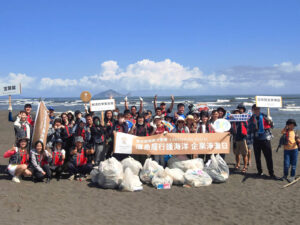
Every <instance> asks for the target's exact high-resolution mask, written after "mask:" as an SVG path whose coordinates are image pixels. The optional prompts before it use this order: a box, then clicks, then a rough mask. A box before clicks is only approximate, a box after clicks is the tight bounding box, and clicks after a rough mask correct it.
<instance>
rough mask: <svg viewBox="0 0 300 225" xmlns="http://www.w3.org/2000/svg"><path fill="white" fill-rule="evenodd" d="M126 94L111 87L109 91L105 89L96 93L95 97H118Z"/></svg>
mask: <svg viewBox="0 0 300 225" xmlns="http://www.w3.org/2000/svg"><path fill="white" fill-rule="evenodd" d="M125 96H126V95H123V94H121V93H119V92H116V91H115V90H112V89H109V90H107V91H103V92H100V93H98V94H96V95H94V96H93V98H110V97H112V98H116V97H125ZM127 96H128V95H127Z"/></svg>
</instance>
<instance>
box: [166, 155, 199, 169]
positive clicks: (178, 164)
mask: <svg viewBox="0 0 300 225" xmlns="http://www.w3.org/2000/svg"><path fill="white" fill-rule="evenodd" d="M168 167H169V168H170V169H174V168H178V169H181V170H182V171H183V172H185V171H187V170H189V169H192V170H194V169H195V170H196V169H200V170H202V169H203V168H204V162H203V159H201V158H197V159H189V158H188V157H187V156H186V155H179V156H173V157H172V158H170V159H169V160H168Z"/></svg>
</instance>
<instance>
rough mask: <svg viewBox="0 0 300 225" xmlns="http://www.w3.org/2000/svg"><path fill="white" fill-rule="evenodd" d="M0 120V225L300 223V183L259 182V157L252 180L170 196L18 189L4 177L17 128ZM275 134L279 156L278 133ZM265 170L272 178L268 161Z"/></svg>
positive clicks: (2, 116)
mask: <svg viewBox="0 0 300 225" xmlns="http://www.w3.org/2000/svg"><path fill="white" fill-rule="evenodd" d="M0 120H1V121H2V122H1V126H0V134H1V135H0V149H1V150H0V165H1V173H0V212H1V218H0V224H1V225H4V224H5V225H6V224H8V225H13V224H32V225H33V224H68V225H69V224H128V225H133V224H187V225H190V224H230V225H233V224H239V225H244V224H260V225H264V224H299V223H300V207H299V206H300V193H299V188H300V182H299V183H297V184H295V185H292V186H290V187H288V188H286V189H281V187H282V186H283V185H284V184H286V183H287V182H286V181H284V182H282V181H274V180H269V179H267V177H264V178H261V179H257V178H255V177H254V176H253V174H254V173H256V169H255V160H254V157H253V161H252V167H251V168H250V169H249V171H248V176H249V177H248V178H247V179H244V178H245V177H244V175H242V174H240V173H232V174H231V175H230V177H229V180H228V182H227V183H225V184H213V185H211V186H209V187H203V188H183V187H176V186H173V187H172V189H171V190H156V189H154V188H153V187H148V186H144V190H143V191H142V192H138V193H128V192H120V191H117V190H102V189H99V188H96V187H93V186H90V184H89V182H87V181H83V182H79V181H69V180H61V181H59V182H57V181H56V180H54V179H53V180H52V181H51V183H50V184H45V183H38V184H35V183H33V182H31V181H21V183H20V184H16V183H13V182H11V180H9V177H8V176H7V175H6V174H5V173H4V169H5V167H6V165H7V163H8V160H7V159H4V158H3V153H4V152H5V151H6V150H7V149H9V148H10V147H11V146H12V144H13V142H14V132H13V124H12V123H9V122H7V112H0ZM274 134H275V139H273V141H272V142H273V145H274V148H273V150H274V151H275V148H276V146H277V143H278V138H279V135H278V134H279V131H278V130H277V131H274ZM273 159H274V170H275V173H276V175H278V176H282V170H283V168H282V167H283V152H282V150H281V151H280V152H279V153H275V152H274V154H273ZM226 161H227V163H228V164H229V166H230V168H233V167H234V164H233V163H234V157H233V154H232V153H231V154H230V155H228V156H227V158H226ZM263 168H264V172H266V173H267V170H266V165H265V162H264V159H263ZM297 174H300V166H298V169H297ZM251 175H252V176H251ZM243 181H244V182H243Z"/></svg>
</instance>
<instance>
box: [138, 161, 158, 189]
mask: <svg viewBox="0 0 300 225" xmlns="http://www.w3.org/2000/svg"><path fill="white" fill-rule="evenodd" d="M159 171H164V168H163V167H162V166H160V165H159V164H158V163H157V162H156V161H154V160H152V159H151V158H148V159H146V161H145V163H144V166H143V168H142V170H141V172H140V178H141V180H142V181H143V182H145V183H147V184H150V183H151V180H152V178H153V176H154V175H155V174H156V173H158V172H159Z"/></svg>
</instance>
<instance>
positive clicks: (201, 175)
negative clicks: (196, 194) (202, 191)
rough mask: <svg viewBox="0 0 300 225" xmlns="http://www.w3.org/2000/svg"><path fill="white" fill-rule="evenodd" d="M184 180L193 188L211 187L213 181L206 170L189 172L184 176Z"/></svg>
mask: <svg viewBox="0 0 300 225" xmlns="http://www.w3.org/2000/svg"><path fill="white" fill-rule="evenodd" d="M184 180H185V181H184V183H185V184H186V185H189V186H191V187H202V186H209V185H211V183H212V181H213V180H212V178H211V177H210V176H209V175H208V174H207V173H206V172H205V171H204V170H188V171H186V172H185V174H184Z"/></svg>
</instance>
